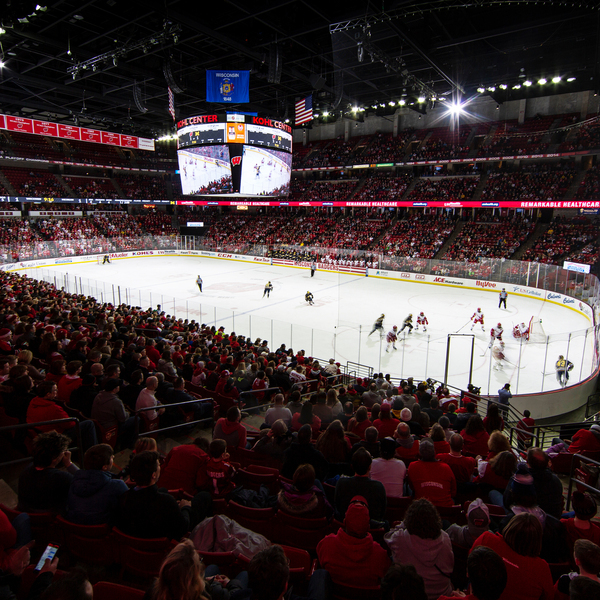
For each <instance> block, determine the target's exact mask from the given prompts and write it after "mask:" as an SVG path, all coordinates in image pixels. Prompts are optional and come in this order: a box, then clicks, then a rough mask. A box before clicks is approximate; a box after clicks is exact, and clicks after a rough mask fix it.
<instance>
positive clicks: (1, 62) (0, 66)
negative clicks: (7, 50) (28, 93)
mask: <svg viewBox="0 0 600 600" xmlns="http://www.w3.org/2000/svg"><path fill="white" fill-rule="evenodd" d="M5 64H6V63H5V62H4V61H3V60H2V59H1V58H0V69H3V68H4V65H5Z"/></svg>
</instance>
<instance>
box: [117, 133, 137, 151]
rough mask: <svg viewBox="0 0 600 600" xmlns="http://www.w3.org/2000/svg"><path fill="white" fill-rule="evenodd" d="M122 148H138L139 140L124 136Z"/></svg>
mask: <svg viewBox="0 0 600 600" xmlns="http://www.w3.org/2000/svg"><path fill="white" fill-rule="evenodd" d="M121 146H123V147H124V148H137V147H138V139H137V137H136V136H134V135H122V136H121Z"/></svg>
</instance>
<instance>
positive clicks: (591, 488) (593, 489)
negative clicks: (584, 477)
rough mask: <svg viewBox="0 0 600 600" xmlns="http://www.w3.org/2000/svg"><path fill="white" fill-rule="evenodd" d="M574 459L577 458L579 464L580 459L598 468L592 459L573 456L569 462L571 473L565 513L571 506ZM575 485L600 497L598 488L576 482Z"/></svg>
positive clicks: (595, 461)
mask: <svg viewBox="0 0 600 600" xmlns="http://www.w3.org/2000/svg"><path fill="white" fill-rule="evenodd" d="M575 458H578V459H579V460H580V462H581V459H583V460H585V461H586V462H588V463H593V464H595V465H596V466H597V467H600V462H598V461H597V460H594V459H593V458H588V457H587V456H583V454H573V460H572V461H571V473H570V474H569V489H568V490H567V512H568V511H569V508H570V506H571V493H572V491H573V472H574V471H575ZM577 485H582V486H583V487H585V488H586V489H588V490H590V491H591V492H593V493H594V494H598V495H599V496H600V490H598V488H595V487H592V486H591V485H588V484H587V483H584V482H583V481H578V482H577Z"/></svg>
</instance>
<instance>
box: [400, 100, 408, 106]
mask: <svg viewBox="0 0 600 600" xmlns="http://www.w3.org/2000/svg"><path fill="white" fill-rule="evenodd" d="M398 104H399V105H400V106H404V105H405V104H406V100H400V101H399V102H398Z"/></svg>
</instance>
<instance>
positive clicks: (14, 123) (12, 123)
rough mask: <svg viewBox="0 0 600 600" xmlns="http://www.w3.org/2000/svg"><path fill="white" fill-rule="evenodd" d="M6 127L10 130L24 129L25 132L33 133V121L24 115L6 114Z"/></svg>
mask: <svg viewBox="0 0 600 600" xmlns="http://www.w3.org/2000/svg"><path fill="white" fill-rule="evenodd" d="M6 129H8V130H9V131H22V132H23V133H33V121H32V120H31V119H24V118H23V117H11V116H10V115H7V116H6Z"/></svg>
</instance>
